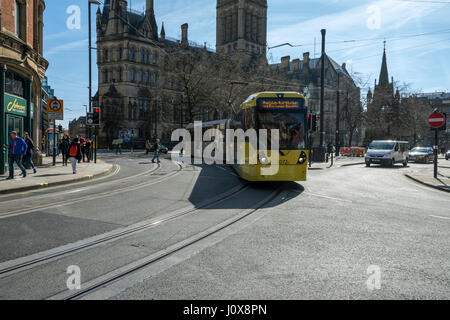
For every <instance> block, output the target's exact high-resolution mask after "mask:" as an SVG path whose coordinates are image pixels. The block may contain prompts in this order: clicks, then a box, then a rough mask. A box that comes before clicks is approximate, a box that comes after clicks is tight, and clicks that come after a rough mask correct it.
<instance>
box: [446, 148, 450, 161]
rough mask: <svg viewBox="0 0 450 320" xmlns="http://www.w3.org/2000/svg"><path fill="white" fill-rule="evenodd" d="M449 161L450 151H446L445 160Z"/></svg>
mask: <svg viewBox="0 0 450 320" xmlns="http://www.w3.org/2000/svg"><path fill="white" fill-rule="evenodd" d="M449 159H450V150H448V151H447V152H446V153H445V160H449Z"/></svg>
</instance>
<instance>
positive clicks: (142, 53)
mask: <svg viewBox="0 0 450 320" xmlns="http://www.w3.org/2000/svg"><path fill="white" fill-rule="evenodd" d="M141 62H142V63H145V50H144V49H142V50H141Z"/></svg>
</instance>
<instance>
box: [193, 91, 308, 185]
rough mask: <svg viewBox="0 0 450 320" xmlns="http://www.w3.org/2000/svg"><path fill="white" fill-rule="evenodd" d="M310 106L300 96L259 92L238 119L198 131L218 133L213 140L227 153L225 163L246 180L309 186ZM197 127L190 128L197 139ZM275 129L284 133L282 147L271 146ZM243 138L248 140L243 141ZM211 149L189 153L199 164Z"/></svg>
mask: <svg viewBox="0 0 450 320" xmlns="http://www.w3.org/2000/svg"><path fill="white" fill-rule="evenodd" d="M307 107H308V102H307V99H306V98H305V97H304V96H303V95H301V94H300V93H297V92H260V93H256V94H253V95H251V96H250V97H249V98H248V99H247V100H246V101H245V102H244V103H243V104H242V105H241V107H240V111H239V113H238V114H237V115H235V116H234V117H233V119H224V120H217V121H211V122H203V123H201V128H198V129H197V130H200V131H199V135H200V136H201V137H203V135H204V134H205V132H207V131H208V130H214V131H215V132H216V133H218V134H219V136H218V137H216V138H217V139H216V140H213V144H214V145H215V148H216V150H219V149H222V148H223V152H222V153H221V154H222V155H223V160H224V162H225V163H226V164H229V165H232V166H233V168H234V169H235V171H236V172H237V173H238V175H239V176H240V177H241V178H242V179H244V180H247V181H252V182H262V181H305V180H306V173H307V163H308V155H309V152H308V147H307V141H308V136H307V135H308V127H309V124H308V109H307ZM194 128H195V125H194V124H189V125H188V126H187V129H188V130H189V131H190V133H191V136H195V132H194ZM264 129H265V130H264ZM261 130H262V131H266V132H267V134H266V136H261V134H260V133H261ZM272 130H278V132H279V136H278V137H274V139H275V140H276V141H277V142H278V147H275V146H272V143H271V142H272V139H271V133H272ZM238 133H241V134H243V135H244V136H245V137H244V138H242V135H241V139H239V138H238V136H239V134H238ZM252 133H253V135H252ZM251 137H254V139H252V138H251ZM209 144H210V141H203V142H201V143H200V142H199V143H197V144H192V145H191V146H192V147H189V149H190V150H191V151H192V152H191V155H192V156H194V159H198V157H197V156H198V155H200V156H201V157H203V155H202V151H203V150H204V149H205V148H206V147H207V146H208V145H209ZM230 154H231V155H232V156H231V157H230ZM195 155H197V156H195ZM203 159H204V158H203ZM275 161H276V163H274V162H275Z"/></svg>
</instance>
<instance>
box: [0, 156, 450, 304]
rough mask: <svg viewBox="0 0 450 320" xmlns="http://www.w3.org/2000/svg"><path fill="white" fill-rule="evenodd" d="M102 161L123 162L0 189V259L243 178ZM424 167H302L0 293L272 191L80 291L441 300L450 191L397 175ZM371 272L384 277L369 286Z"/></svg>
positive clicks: (21, 289) (4, 281) (447, 290)
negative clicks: (93, 175)
mask: <svg viewBox="0 0 450 320" xmlns="http://www.w3.org/2000/svg"><path fill="white" fill-rule="evenodd" d="M102 157H105V158H109V159H108V161H111V162H113V163H116V164H119V165H120V166H121V170H120V172H119V173H118V174H117V175H116V176H113V177H108V178H106V179H104V180H101V181H95V182H93V183H92V182H91V183H90V184H80V185H77V186H66V187H64V188H63V189H58V190H55V191H54V193H52V194H48V193H45V192H42V191H39V192H34V193H27V194H23V195H16V196H8V197H7V198H2V199H0V200H1V201H2V208H1V211H2V212H3V211H4V210H6V211H8V210H9V211H17V212H18V213H17V214H15V215H13V216H10V217H6V218H3V219H1V223H0V262H3V264H5V263H7V261H8V260H11V259H17V258H20V257H24V256H27V255H31V254H39V253H40V252H41V251H44V250H49V249H52V248H55V247H59V246H64V245H70V244H71V243H74V242H75V241H78V240H81V241H83V239H86V238H89V237H93V236H96V235H97V236H98V235H101V234H103V233H105V232H114V230H120V229H121V228H124V227H126V226H130V225H133V224H136V223H139V222H140V221H144V220H147V219H158V218H159V217H161V216H162V215H164V214H167V213H170V212H174V211H176V210H177V209H180V208H185V207H188V206H193V207H195V206H199V205H200V204H201V203H202V202H204V201H207V200H210V199H212V198H213V197H214V196H215V195H217V194H222V193H224V192H227V191H228V190H230V189H231V188H236V187H237V188H239V187H240V186H242V185H243V182H242V181H241V180H240V179H238V178H237V177H236V176H235V175H234V173H233V172H232V171H231V170H230V169H229V168H226V167H225V168H224V167H215V166H212V167H198V166H187V167H185V168H183V169H182V170H180V168H179V167H178V166H177V165H175V164H173V163H171V162H170V161H163V162H162V166H161V168H159V169H156V168H155V167H153V165H152V164H150V163H148V162H149V159H146V158H141V157H140V156H139V157H136V158H134V159H130V156H129V155H125V156H123V157H115V156H111V155H102ZM423 166H424V165H421V164H410V166H409V167H407V168H403V167H401V166H396V167H395V168H379V167H371V168H366V167H365V166H362V165H360V166H352V167H342V168H333V169H327V170H320V171H310V172H309V176H308V181H307V182H304V183H290V184H283V185H272V186H267V185H265V186H257V185H250V186H248V187H247V188H245V189H242V190H241V191H240V192H238V193H236V194H235V195H233V196H231V197H230V198H227V199H225V200H223V201H221V202H220V203H217V204H214V205H213V206H212V207H209V208H203V209H201V210H197V211H195V213H193V214H189V215H186V216H183V217H181V218H179V219H176V220H174V221H171V222H168V223H164V224H161V225H159V226H157V227H155V228H152V229H150V230H146V231H142V232H139V233H137V234H134V235H132V236H129V237H125V238H121V239H117V240H114V241H110V242H107V243H105V244H101V245H98V246H94V247H92V248H88V249H85V250H82V251H80V252H77V253H74V254H71V255H67V256H64V257H62V258H58V259H55V260H54V261H52V262H51V263H43V264H40V265H39V266H36V267H33V268H29V269H25V270H20V271H18V272H15V273H12V274H9V275H4V276H0V288H1V290H0V298H2V299H8V298H25V299H26V298H48V297H51V296H52V295H54V294H57V293H59V292H63V291H64V290H65V289H66V288H65V286H66V280H67V277H68V275H67V274H66V268H67V266H69V265H78V266H80V268H81V270H82V275H83V276H82V279H83V283H85V282H87V283H89V282H90V281H94V280H95V279H98V278H99V277H101V276H102V275H105V274H109V273H113V272H114V271H115V270H118V269H119V268H121V267H123V266H125V265H127V264H130V263H133V262H134V261H137V260H139V259H145V258H146V257H148V256H151V255H154V254H157V253H159V252H161V250H165V249H166V248H168V247H170V246H173V245H176V244H177V243H180V242H183V241H185V240H186V239H189V238H190V237H192V236H194V235H196V234H199V233H201V232H203V231H205V230H209V229H210V228H213V227H214V226H216V225H218V224H221V223H224V222H226V221H228V220H229V219H232V218H233V217H238V216H239V215H240V214H242V212H244V211H245V210H247V211H248V210H250V209H255V208H257V207H258V203H260V202H261V201H263V200H264V199H267V198H268V197H269V196H270V195H271V194H272V193H273V192H274V190H275V189H277V188H279V189H282V192H280V194H279V196H277V197H275V198H274V200H273V201H272V202H270V203H268V204H266V205H265V206H264V208H263V209H261V210H258V211H256V212H254V213H252V214H251V215H249V216H247V217H243V218H242V220H240V221H239V222H237V223H236V224H233V225H232V226H230V227H228V228H224V229H223V230H220V231H218V232H217V233H215V234H213V235H212V236H210V237H207V238H205V239H203V240H202V241H199V242H198V243H196V244H194V245H192V246H190V247H188V248H186V249H183V250H181V251H179V252H177V253H175V254H174V255H172V256H171V257H170V258H168V259H163V260H161V261H159V262H157V263H155V264H152V265H150V266H148V267H146V268H143V269H141V270H139V271H137V272H135V273H133V274H131V275H130V276H127V277H123V278H121V279H120V280H119V281H117V282H115V283H114V284H112V285H110V286H108V287H106V288H104V289H102V290H98V291H95V292H94V293H92V294H91V295H88V296H86V297H85V298H87V299H419V298H422V299H439V298H441V299H449V298H450V273H449V270H450V251H449V250H448V247H449V244H450V236H449V235H450V210H449V207H450V197H449V196H448V193H444V192H440V191H437V190H431V189H428V188H426V187H423V186H421V185H418V184H415V183H413V182H411V181H409V180H407V178H405V177H404V173H406V172H411V171H414V170H418V169H420V168H422V167H423ZM155 169H156V171H152V170H155ZM128 177H131V178H128ZM107 193H108V194H107ZM93 195H94V198H92V197H93ZM95 195H97V197H95ZM89 197H91V198H89ZM80 198H85V199H84V200H79V199H80ZM61 201H64V203H62V204H61ZM58 203H59V204H58ZM3 204H4V205H3ZM39 206H41V207H43V208H41V209H39V210H36V211H33V210H34V209H30V207H32V208H36V207H39ZM45 206H47V207H45ZM27 210H32V211H31V212H27ZM20 211H22V212H24V213H21V212H20ZM0 269H1V264H0ZM373 270H376V272H375V275H377V276H378V270H379V278H376V279H379V282H378V281H375V282H370V284H374V283H375V284H376V285H369V286H368V284H367V281H368V279H369V278H370V279H373V277H371V274H369V273H370V272H372V271H373ZM368 272H369V273H368ZM378 284H379V285H380V286H379V287H378Z"/></svg>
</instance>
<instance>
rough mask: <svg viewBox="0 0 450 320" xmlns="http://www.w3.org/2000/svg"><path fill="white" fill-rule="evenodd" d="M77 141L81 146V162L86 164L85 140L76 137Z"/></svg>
mask: <svg viewBox="0 0 450 320" xmlns="http://www.w3.org/2000/svg"><path fill="white" fill-rule="evenodd" d="M78 141H79V142H80V146H81V154H82V155H83V162H86V139H84V138H83V137H82V136H78Z"/></svg>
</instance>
